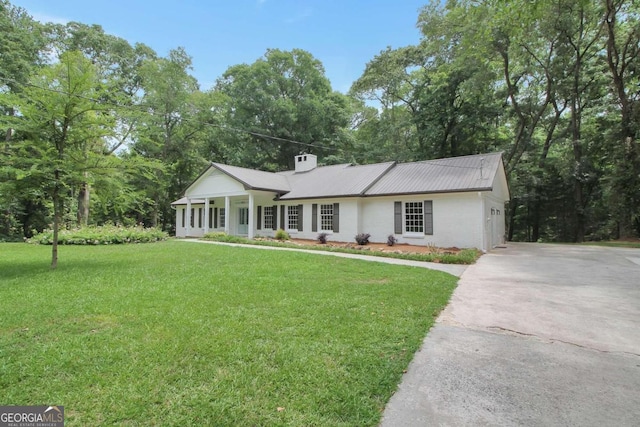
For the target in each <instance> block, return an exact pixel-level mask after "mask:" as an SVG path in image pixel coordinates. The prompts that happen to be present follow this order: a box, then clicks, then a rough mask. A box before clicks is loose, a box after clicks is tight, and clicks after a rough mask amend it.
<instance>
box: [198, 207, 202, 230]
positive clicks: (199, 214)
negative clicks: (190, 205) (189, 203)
mask: <svg viewBox="0 0 640 427" xmlns="http://www.w3.org/2000/svg"><path fill="white" fill-rule="evenodd" d="M198 228H202V208H198Z"/></svg>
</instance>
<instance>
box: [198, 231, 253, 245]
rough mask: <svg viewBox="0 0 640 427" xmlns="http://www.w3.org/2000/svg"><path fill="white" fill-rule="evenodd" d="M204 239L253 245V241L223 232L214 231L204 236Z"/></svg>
mask: <svg viewBox="0 0 640 427" xmlns="http://www.w3.org/2000/svg"><path fill="white" fill-rule="evenodd" d="M202 238H203V239H204V240H213V241H215V242H225V243H251V240H249V239H247V238H246V237H241V236H232V235H230V234H227V233H224V232H222V231H212V232H210V233H206V234H205V235H204V236H202Z"/></svg>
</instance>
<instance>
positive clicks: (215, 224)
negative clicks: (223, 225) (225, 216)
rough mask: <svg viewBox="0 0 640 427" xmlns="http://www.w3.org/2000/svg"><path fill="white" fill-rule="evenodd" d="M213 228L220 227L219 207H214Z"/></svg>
mask: <svg viewBox="0 0 640 427" xmlns="http://www.w3.org/2000/svg"><path fill="white" fill-rule="evenodd" d="M213 228H218V208H213Z"/></svg>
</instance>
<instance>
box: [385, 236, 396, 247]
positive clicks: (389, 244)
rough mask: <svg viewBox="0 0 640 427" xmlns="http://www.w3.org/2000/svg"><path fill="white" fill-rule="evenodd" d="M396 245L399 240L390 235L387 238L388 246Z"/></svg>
mask: <svg viewBox="0 0 640 427" xmlns="http://www.w3.org/2000/svg"><path fill="white" fill-rule="evenodd" d="M396 243H398V239H396V236H394V235H393V234H389V235H388V236H387V246H393V245H395V244H396Z"/></svg>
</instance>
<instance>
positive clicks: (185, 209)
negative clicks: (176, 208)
mask: <svg viewBox="0 0 640 427" xmlns="http://www.w3.org/2000/svg"><path fill="white" fill-rule="evenodd" d="M186 216H187V208H182V228H184V217H186Z"/></svg>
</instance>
